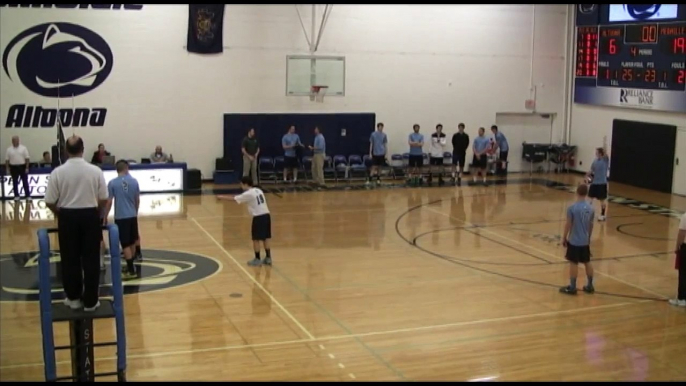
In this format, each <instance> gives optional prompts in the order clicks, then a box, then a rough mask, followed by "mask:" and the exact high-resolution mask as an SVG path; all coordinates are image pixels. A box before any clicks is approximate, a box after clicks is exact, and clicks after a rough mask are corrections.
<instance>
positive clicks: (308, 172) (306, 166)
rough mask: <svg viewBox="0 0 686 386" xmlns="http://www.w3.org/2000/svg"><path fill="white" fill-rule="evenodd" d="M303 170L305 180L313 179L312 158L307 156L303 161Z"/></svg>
mask: <svg viewBox="0 0 686 386" xmlns="http://www.w3.org/2000/svg"><path fill="white" fill-rule="evenodd" d="M302 169H303V173H305V179H306V180H309V179H311V178H312V157H311V156H309V155H306V156H304V157H303V159H302Z"/></svg>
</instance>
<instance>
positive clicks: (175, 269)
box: [0, 250, 222, 302]
mask: <svg viewBox="0 0 686 386" xmlns="http://www.w3.org/2000/svg"><path fill="white" fill-rule="evenodd" d="M106 261H109V259H106ZM122 263H123V262H122ZM50 264H51V266H52V267H51V273H52V274H51V281H52V298H53V300H61V299H64V291H63V289H62V284H61V277H60V273H59V272H61V269H62V267H61V264H60V255H59V253H58V252H53V253H52V254H51V256H50ZM137 264H139V265H138V266H137V267H136V269H137V271H138V272H140V275H139V276H140V278H139V279H136V280H131V281H126V282H124V283H123V284H124V295H128V294H136V293H143V292H152V291H160V290H165V289H170V288H175V287H180V286H183V285H186V284H191V283H195V282H199V281H201V280H204V279H207V278H209V277H211V276H213V275H215V274H216V273H218V272H220V271H221V269H222V265H221V263H220V262H219V261H217V260H214V259H212V258H209V257H205V256H200V255H195V254H190V253H184V252H176V251H162V250H145V251H144V257H143V261H142V262H140V263H137ZM110 270H111V266H110V265H107V272H103V273H101V276H100V296H111V295H112V284H111V281H110ZM0 286H1V287H2V291H1V292H0V301H2V302H21V301H38V289H39V285H38V253H37V252H24V253H14V254H9V255H0Z"/></svg>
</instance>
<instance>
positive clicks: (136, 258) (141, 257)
mask: <svg viewBox="0 0 686 386" xmlns="http://www.w3.org/2000/svg"><path fill="white" fill-rule="evenodd" d="M133 259H134V260H138V261H143V254H142V253H139V254H137V255H136V256H134V257H133Z"/></svg>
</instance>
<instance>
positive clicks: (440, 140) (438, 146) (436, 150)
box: [430, 133, 448, 158]
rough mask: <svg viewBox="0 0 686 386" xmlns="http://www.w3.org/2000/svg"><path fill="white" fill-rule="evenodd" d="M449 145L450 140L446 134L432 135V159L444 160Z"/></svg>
mask: <svg viewBox="0 0 686 386" xmlns="http://www.w3.org/2000/svg"><path fill="white" fill-rule="evenodd" d="M447 143H448V138H447V137H446V136H445V134H444V133H441V134H440V136H439V135H438V133H433V134H431V150H430V151H431V158H443V153H445V146H446V144H447Z"/></svg>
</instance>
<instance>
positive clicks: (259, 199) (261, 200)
mask: <svg viewBox="0 0 686 386" xmlns="http://www.w3.org/2000/svg"><path fill="white" fill-rule="evenodd" d="M262 204H264V196H263V195H261V194H260V195H259V196H257V205H262Z"/></svg>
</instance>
